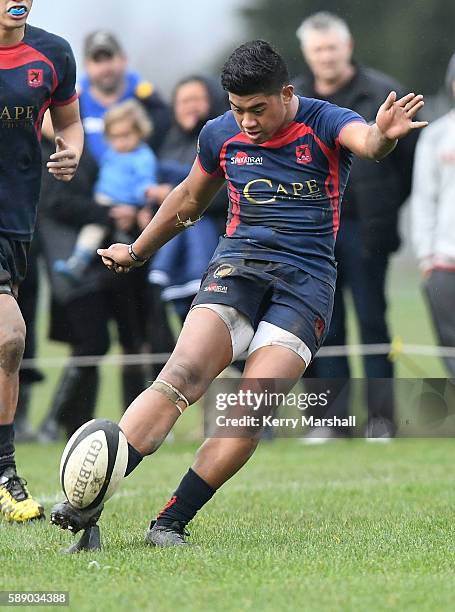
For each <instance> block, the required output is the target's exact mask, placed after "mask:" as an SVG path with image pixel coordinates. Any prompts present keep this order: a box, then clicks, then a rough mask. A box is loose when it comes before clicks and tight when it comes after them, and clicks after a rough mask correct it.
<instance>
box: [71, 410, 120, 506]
mask: <svg viewBox="0 0 455 612" xmlns="http://www.w3.org/2000/svg"><path fill="white" fill-rule="evenodd" d="M127 464H128V443H127V441H126V437H125V434H124V433H123V432H122V430H121V429H120V427H119V426H118V425H117V424H116V423H113V422H112V421H107V420H105V419H92V420H91V421H89V422H88V423H85V424H84V425H82V427H79V429H78V430H77V431H76V432H75V433H74V434H73V435H72V436H71V438H70V440H69V441H68V444H67V445H66V447H65V450H64V451H63V455H62V459H61V461H60V482H61V484H62V489H63V492H64V494H65V495H66V499H67V500H68V501H69V503H70V504H71V505H72V506H74V508H78V509H82V508H95V507H96V506H98V505H99V504H101V503H102V502H104V501H107V500H108V499H109V498H110V497H111V496H112V495H113V494H114V492H115V490H116V489H117V487H118V486H119V484H120V482H121V481H122V479H123V477H124V475H125V471H126V466H127Z"/></svg>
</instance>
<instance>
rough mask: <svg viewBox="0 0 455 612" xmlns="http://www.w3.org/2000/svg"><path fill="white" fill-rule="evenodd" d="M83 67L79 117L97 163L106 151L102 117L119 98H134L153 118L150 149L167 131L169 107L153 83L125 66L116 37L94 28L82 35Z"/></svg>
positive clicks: (122, 51) (157, 143)
mask: <svg viewBox="0 0 455 612" xmlns="http://www.w3.org/2000/svg"><path fill="white" fill-rule="evenodd" d="M84 55H85V71H86V75H85V76H84V78H83V79H82V81H81V83H80V88H79V96H80V104H81V117H82V123H83V125H84V131H85V135H86V141H87V146H88V147H89V150H90V152H91V154H92V155H93V156H94V158H95V159H96V161H97V162H98V163H99V162H100V160H101V158H102V156H103V154H104V153H105V152H106V149H107V143H106V141H105V139H104V135H103V133H104V121H103V117H104V115H105V113H106V111H107V110H108V109H109V108H110V107H111V106H113V105H114V104H118V103H119V102H124V101H125V100H128V99H129V98H137V99H138V100H139V101H140V102H141V104H143V106H144V107H145V109H146V110H147V112H148V114H149V116H150V118H151V120H152V122H153V134H152V136H151V139H150V140H149V145H150V146H151V147H152V149H153V150H155V151H156V150H157V149H159V146H160V144H161V142H162V140H163V138H164V135H165V134H166V132H167V130H168V128H169V125H170V122H171V111H170V109H169V107H168V105H167V104H166V103H165V102H164V101H163V100H162V98H161V97H160V95H159V94H158V93H157V91H156V90H155V88H154V86H153V85H152V83H150V82H149V81H144V80H143V79H142V78H141V77H140V75H139V74H137V73H136V72H133V71H131V70H128V67H127V65H128V62H127V57H126V55H125V52H124V50H123V48H122V47H121V45H120V42H119V41H118V39H117V38H116V37H115V36H114V35H113V34H112V33H111V32H109V31H107V30H97V31H96V32H93V33H92V34H89V35H88V36H87V38H86V39H85V48H84Z"/></svg>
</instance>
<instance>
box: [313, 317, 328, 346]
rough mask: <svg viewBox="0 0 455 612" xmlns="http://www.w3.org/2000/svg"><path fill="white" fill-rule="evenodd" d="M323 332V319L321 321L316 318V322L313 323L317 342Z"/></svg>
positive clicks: (319, 318)
mask: <svg viewBox="0 0 455 612" xmlns="http://www.w3.org/2000/svg"><path fill="white" fill-rule="evenodd" d="M324 330H325V322H324V319H321V317H318V318H317V319H316V321H315V322H314V333H315V334H316V338H317V339H318V340H320V339H321V338H322V334H323V333H324Z"/></svg>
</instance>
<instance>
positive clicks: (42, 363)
mask: <svg viewBox="0 0 455 612" xmlns="http://www.w3.org/2000/svg"><path fill="white" fill-rule="evenodd" d="M355 355H359V356H364V355H389V357H390V359H391V360H393V361H395V360H398V359H399V358H400V356H401V355H407V356H411V355H414V356H416V355H418V356H421V357H439V358H443V357H445V358H449V359H455V347H448V346H434V345H429V344H402V342H401V340H400V339H396V340H394V341H393V342H392V343H390V344H351V345H344V346H323V347H322V348H321V349H320V351H319V352H318V357H343V356H346V357H349V356H355ZM169 357H170V353H140V354H136V355H122V354H118V355H105V356H101V357H86V356H81V357H38V358H36V359H24V360H23V362H22V367H23V368H42V369H46V368H60V367H62V366H63V365H70V364H71V365H74V366H78V367H90V366H95V365H103V366H122V365H154V364H164V363H166V361H167V360H168V359H169Z"/></svg>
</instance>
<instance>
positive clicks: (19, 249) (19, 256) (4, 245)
mask: <svg viewBox="0 0 455 612" xmlns="http://www.w3.org/2000/svg"><path fill="white" fill-rule="evenodd" d="M29 248H30V243H29V242H21V241H19V240H13V239H12V238H9V237H8V236H6V235H4V234H0V294H2V293H3V294H8V295H12V296H14V297H17V291H18V289H19V285H20V284H21V282H22V281H23V280H24V278H25V275H26V273H27V254H28V251H29Z"/></svg>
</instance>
